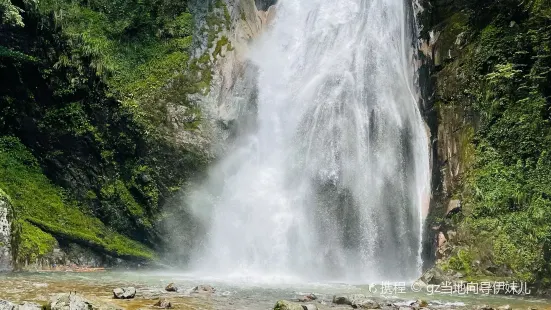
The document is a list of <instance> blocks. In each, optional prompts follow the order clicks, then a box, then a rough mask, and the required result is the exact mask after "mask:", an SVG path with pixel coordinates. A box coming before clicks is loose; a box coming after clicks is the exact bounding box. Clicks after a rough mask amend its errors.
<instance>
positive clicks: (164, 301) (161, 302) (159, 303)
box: [153, 298, 172, 309]
mask: <svg viewBox="0 0 551 310" xmlns="http://www.w3.org/2000/svg"><path fill="white" fill-rule="evenodd" d="M153 306H154V307H157V308H161V309H170V308H172V304H171V303H170V301H168V300H167V299H166V298H160V299H159V301H157V302H156V303H155V304H154V305H153Z"/></svg>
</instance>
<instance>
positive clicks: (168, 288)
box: [165, 283, 178, 292]
mask: <svg viewBox="0 0 551 310" xmlns="http://www.w3.org/2000/svg"><path fill="white" fill-rule="evenodd" d="M165 291H167V292H177V291H178V288H177V287H176V286H175V285H174V283H170V284H169V285H167V286H166V287H165Z"/></svg>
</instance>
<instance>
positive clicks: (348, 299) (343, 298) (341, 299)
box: [333, 294, 366, 306]
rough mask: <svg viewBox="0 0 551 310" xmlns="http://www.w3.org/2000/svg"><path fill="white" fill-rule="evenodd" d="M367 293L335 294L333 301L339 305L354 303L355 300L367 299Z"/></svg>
mask: <svg viewBox="0 0 551 310" xmlns="http://www.w3.org/2000/svg"><path fill="white" fill-rule="evenodd" d="M365 298H366V297H365V295H362V294H352V295H335V296H333V303H334V304H337V305H349V306H351V305H352V301H353V300H359V299H365Z"/></svg>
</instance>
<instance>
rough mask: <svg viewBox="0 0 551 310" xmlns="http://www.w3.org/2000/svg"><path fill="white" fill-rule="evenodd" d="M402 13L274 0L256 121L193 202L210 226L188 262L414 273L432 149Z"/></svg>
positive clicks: (362, 1)
mask: <svg viewBox="0 0 551 310" xmlns="http://www.w3.org/2000/svg"><path fill="white" fill-rule="evenodd" d="M410 10H411V8H410V4H408V3H406V2H404V0H334V1H328V0H280V1H279V2H278V4H277V7H276V12H277V14H276V15H277V16H276V18H275V20H274V21H273V23H272V24H271V26H270V27H269V29H267V30H266V32H265V33H264V35H263V36H262V37H261V38H259V39H258V40H257V41H256V42H255V44H254V47H253V48H252V51H251V53H250V55H249V56H250V59H251V60H252V62H253V63H254V64H255V65H256V66H257V67H258V78H257V85H256V87H257V89H258V98H257V100H258V102H257V105H256V109H257V113H256V121H255V126H253V127H254V128H252V129H251V130H250V131H249V132H245V133H243V134H241V136H240V137H239V138H238V139H237V141H236V142H235V144H234V145H233V147H232V148H231V150H230V151H229V152H228V154H226V155H225V157H224V158H223V159H221V161H220V162H219V163H218V164H216V165H215V166H214V167H212V170H211V172H210V175H209V180H207V181H206V182H205V184H203V185H202V186H201V187H200V188H199V189H198V190H197V191H196V192H195V194H194V195H192V196H193V197H192V198H190V202H189V205H191V209H192V210H193V213H194V214H195V215H196V216H197V218H199V219H202V220H203V224H204V225H205V227H206V232H207V233H206V234H205V235H204V236H203V239H202V240H201V242H200V245H198V246H197V248H196V249H195V250H194V251H195V252H194V254H193V256H192V262H191V265H192V268H194V269H195V270H197V271H200V272H208V273H211V274H219V275H230V274H234V275H235V274H242V275H244V276H254V275H294V276H297V277H301V278H302V279H307V280H331V281H341V280H342V281H355V282H358V281H360V282H361V281H364V282H375V281H381V280H411V279H414V278H415V277H418V276H419V275H420V271H421V270H420V268H421V256H420V254H421V236H422V221H423V219H422V217H423V215H422V208H423V207H424V205H425V204H426V202H427V197H428V195H429V193H428V191H429V183H430V179H429V178H430V177H429V163H428V162H429V154H428V148H429V147H428V139H427V133H426V130H425V127H424V123H423V119H422V117H421V114H420V111H419V108H418V104H417V102H416V95H415V94H416V89H415V85H414V75H415V73H414V71H415V70H414V65H413V56H412V55H413V49H412V47H413V46H412V42H413V37H412V33H410V32H411V28H412V27H411V22H410V20H411V19H410V18H409V15H410V14H411V12H410ZM252 86H254V85H251V87H252Z"/></svg>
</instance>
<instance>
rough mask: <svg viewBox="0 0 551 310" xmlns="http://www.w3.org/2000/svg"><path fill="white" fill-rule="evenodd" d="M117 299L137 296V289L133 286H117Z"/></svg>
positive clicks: (114, 292) (115, 295)
mask: <svg viewBox="0 0 551 310" xmlns="http://www.w3.org/2000/svg"><path fill="white" fill-rule="evenodd" d="M113 297H114V298H115V299H132V298H134V297H136V289H135V288H133V287H123V288H120V287H119V288H116V289H114V290H113Z"/></svg>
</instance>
